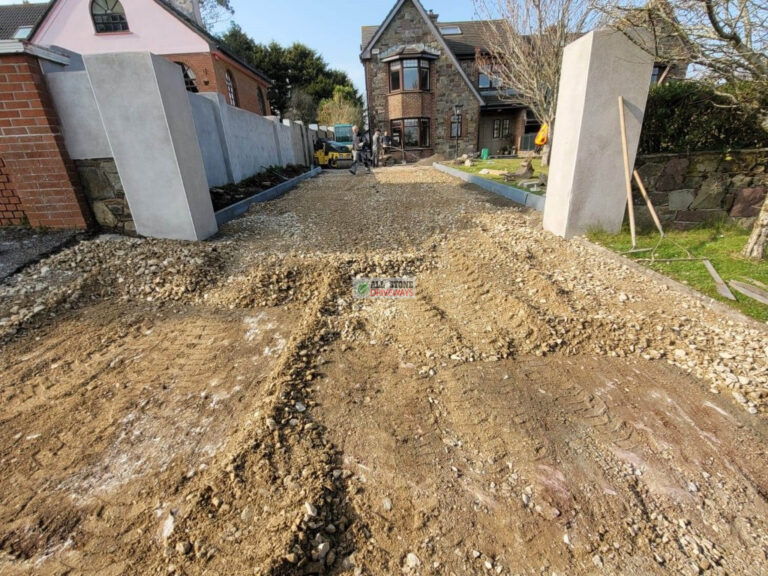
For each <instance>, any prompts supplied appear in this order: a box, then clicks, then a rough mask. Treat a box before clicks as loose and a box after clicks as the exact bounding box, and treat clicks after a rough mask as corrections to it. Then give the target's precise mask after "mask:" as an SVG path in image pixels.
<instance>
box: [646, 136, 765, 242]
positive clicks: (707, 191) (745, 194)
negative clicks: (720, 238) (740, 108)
mask: <svg viewBox="0 0 768 576" xmlns="http://www.w3.org/2000/svg"><path fill="white" fill-rule="evenodd" d="M767 166H768V149H760V150H739V151H733V152H728V153H724V152H697V153H691V154H653V155H648V156H641V157H639V158H638V159H637V164H636V168H637V171H638V172H639V174H640V177H641V179H642V180H643V183H644V184H645V187H646V188H647V189H648V193H649V196H650V197H651V200H652V201H653V204H654V206H655V208H656V210H657V211H658V212H659V216H660V217H661V219H662V221H663V222H664V223H666V226H668V227H672V228H682V229H685V228H693V227H695V226H698V225H700V224H702V223H711V222H717V221H722V220H728V221H732V222H735V223H737V224H739V225H741V226H744V227H751V226H752V224H753V223H754V221H755V218H756V217H757V215H758V213H759V212H760V207H761V206H762V205H763V201H764V200H765V195H766V190H768V173H767V172H766V170H767ZM635 205H636V211H637V213H638V222H639V224H640V225H641V226H643V227H652V226H653V223H652V222H651V220H650V215H649V214H648V211H647V208H645V202H644V201H643V199H642V197H641V196H640V194H639V191H637V190H635Z"/></svg>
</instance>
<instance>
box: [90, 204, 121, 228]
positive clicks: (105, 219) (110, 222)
mask: <svg viewBox="0 0 768 576" xmlns="http://www.w3.org/2000/svg"><path fill="white" fill-rule="evenodd" d="M91 207H92V208H93V215H94V216H96V221H97V222H98V223H99V224H100V225H101V226H104V227H105V228H114V227H115V226H117V218H116V217H115V215H114V214H112V211H111V210H110V209H109V208H108V207H107V205H106V204H104V202H102V201H100V200H97V201H95V202H93V204H92V205H91Z"/></svg>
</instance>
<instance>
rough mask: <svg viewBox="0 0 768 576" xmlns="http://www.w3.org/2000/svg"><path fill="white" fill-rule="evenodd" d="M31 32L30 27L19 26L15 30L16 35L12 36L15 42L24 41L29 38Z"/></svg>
mask: <svg viewBox="0 0 768 576" xmlns="http://www.w3.org/2000/svg"><path fill="white" fill-rule="evenodd" d="M31 32H32V26H21V27H19V28H17V29H16V33H15V34H14V35H13V38H14V39H15V40H26V39H27V38H29V34H30V33H31Z"/></svg>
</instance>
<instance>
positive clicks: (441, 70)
mask: <svg viewBox="0 0 768 576" xmlns="http://www.w3.org/2000/svg"><path fill="white" fill-rule="evenodd" d="M485 25H486V23H484V22H439V21H438V16H437V15H436V14H433V13H432V12H427V11H426V10H425V9H424V7H423V6H422V5H421V2H419V0H398V2H397V3H396V4H395V6H394V7H393V8H392V10H391V11H390V13H389V14H388V15H387V17H386V19H385V20H384V22H383V23H382V24H381V25H380V26H364V27H363V29H362V54H361V55H360V58H361V60H362V62H363V65H364V67H365V80H366V92H367V97H368V109H369V114H370V115H371V121H372V123H373V124H374V125H375V127H378V128H380V129H381V130H382V131H383V130H388V131H389V132H390V134H391V135H392V137H393V141H394V144H395V145H397V146H399V145H400V144H401V143H403V144H404V145H405V149H406V150H407V151H408V154H407V158H408V160H409V161H413V160H418V159H419V158H426V157H428V156H431V155H433V154H442V155H444V156H447V157H453V156H454V155H455V154H456V152H457V149H458V154H464V153H473V152H477V151H480V150H482V149H483V148H487V149H488V150H489V151H490V153H491V154H498V153H500V152H503V151H510V150H511V149H512V148H514V149H515V150H518V151H522V150H532V149H533V147H534V144H533V139H534V137H535V135H536V133H537V132H538V130H539V128H540V125H539V123H538V122H537V121H536V120H535V118H534V117H533V115H532V114H531V113H530V112H529V111H527V110H526V109H525V108H524V107H522V106H519V105H514V104H511V103H509V102H504V101H502V100H501V99H500V97H499V90H498V88H499V87H498V85H497V81H496V79H495V78H491V77H489V76H487V75H486V74H483V73H481V72H480V70H479V69H478V67H477V65H476V58H477V54H478V52H481V51H482V50H483V27H484V26H485ZM457 105H460V114H459V115H458V116H457V115H456V114H455V111H456V106H457Z"/></svg>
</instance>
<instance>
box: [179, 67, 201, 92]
mask: <svg viewBox="0 0 768 576" xmlns="http://www.w3.org/2000/svg"><path fill="white" fill-rule="evenodd" d="M176 64H178V65H179V66H181V73H182V74H183V75H184V86H185V87H186V89H187V91H188V92H199V90H198V88H197V76H195V73H194V72H193V71H192V68H190V67H189V66H187V65H186V64H184V62H176Z"/></svg>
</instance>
